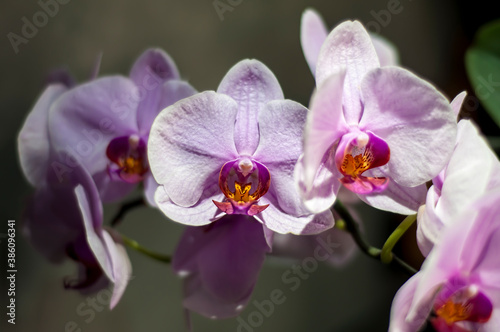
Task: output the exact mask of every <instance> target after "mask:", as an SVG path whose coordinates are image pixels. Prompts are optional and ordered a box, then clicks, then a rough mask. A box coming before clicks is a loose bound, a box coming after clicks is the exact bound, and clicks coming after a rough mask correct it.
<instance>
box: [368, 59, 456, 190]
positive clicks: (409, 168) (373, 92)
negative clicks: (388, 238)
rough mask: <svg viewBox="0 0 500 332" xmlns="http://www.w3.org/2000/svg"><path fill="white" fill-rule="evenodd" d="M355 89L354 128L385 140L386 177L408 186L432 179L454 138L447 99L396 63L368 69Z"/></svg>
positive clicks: (453, 116) (451, 116)
mask: <svg viewBox="0 0 500 332" xmlns="http://www.w3.org/2000/svg"><path fill="white" fill-rule="evenodd" d="M361 91H362V95H363V100H364V112H363V117H362V119H361V121H360V124H359V128H360V129H361V130H363V131H365V130H371V131H372V132H373V133H375V134H376V135H377V136H379V137H381V138H383V139H384V140H385V141H386V142H387V143H388V144H389V148H390V149H391V159H390V160H389V163H388V175H389V177H390V178H391V179H393V180H394V181H395V182H397V183H398V184H400V185H403V186H408V187H414V186H417V185H420V184H422V183H424V182H426V181H429V180H431V179H432V178H433V177H435V176H436V175H437V174H438V173H439V172H440V171H441V170H442V169H443V167H444V166H445V165H446V162H447V161H448V160H449V158H450V156H451V153H452V151H453V146H454V142H455V136H456V119H455V115H454V114H453V112H452V110H451V107H450V104H449V102H448V101H447V99H446V98H445V97H444V96H443V95H442V94H441V93H439V92H438V91H437V90H436V89H435V88H434V87H433V86H432V85H430V84H429V83H427V82H426V81H424V80H422V79H420V78H418V77H417V76H415V75H414V74H412V73H410V72H409V71H407V70H405V69H401V68H397V67H384V68H379V69H376V70H372V71H371V72H369V73H368V74H367V75H366V76H365V78H364V80H363V82H362V84H361Z"/></svg>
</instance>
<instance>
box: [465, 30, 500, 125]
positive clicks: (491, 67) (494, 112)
mask: <svg viewBox="0 0 500 332" xmlns="http://www.w3.org/2000/svg"><path fill="white" fill-rule="evenodd" d="M465 65H466V68H467V74H468V76H469V80H470V81H471V84H472V87H473V89H474V92H475V94H476V96H477V97H478V98H479V100H480V101H481V103H482V104H483V106H484V108H485V109H486V110H487V111H488V113H489V114H490V116H491V117H492V118H493V120H495V122H496V123H497V125H498V126H499V127H500V20H499V21H495V22H492V23H489V24H487V25H485V26H483V27H482V28H481V29H480V31H479V32H478V33H477V35H476V39H475V44H474V45H473V46H472V47H470V48H469V49H468V50H467V53H466V54H465Z"/></svg>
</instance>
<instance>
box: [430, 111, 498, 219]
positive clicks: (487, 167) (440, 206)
mask: <svg viewBox="0 0 500 332" xmlns="http://www.w3.org/2000/svg"><path fill="white" fill-rule="evenodd" d="M478 170H480V171H478ZM495 172H496V174H499V172H500V162H499V161H498V159H497V157H496V156H495V154H494V152H493V151H492V150H491V148H490V147H489V146H488V143H487V142H486V140H485V139H484V138H483V137H482V136H481V134H480V133H479V130H478V129H477V127H476V126H475V125H474V124H473V123H472V122H471V121H470V120H461V121H460V122H459V123H458V134H457V144H456V147H455V150H454V151H453V155H452V156H451V159H450V161H449V162H448V166H447V168H446V172H445V180H444V182H443V187H442V190H441V198H440V199H439V201H438V203H437V205H436V214H437V215H438V216H440V219H441V220H442V222H443V223H445V224H450V223H451V222H453V221H454V219H456V217H458V216H460V214H461V211H463V210H464V209H465V208H466V207H467V206H469V205H470V203H471V202H474V201H475V200H476V199H478V198H479V197H481V196H482V195H483V194H484V193H485V192H486V191H487V188H488V186H489V184H490V182H491V181H492V179H493V178H494V174H495Z"/></svg>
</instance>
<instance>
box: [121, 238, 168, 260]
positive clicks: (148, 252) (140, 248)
mask: <svg viewBox="0 0 500 332" xmlns="http://www.w3.org/2000/svg"><path fill="white" fill-rule="evenodd" d="M121 238H122V239H123V243H125V244H126V245H127V246H129V247H130V248H132V249H134V250H136V251H138V252H140V253H141V254H144V255H146V256H149V257H151V258H152V259H155V260H157V261H159V262H162V263H167V264H170V263H171V261H172V258H171V257H170V256H168V255H163V254H159V253H156V252H154V251H151V250H149V249H146V248H144V247H143V246H141V245H140V244H139V243H138V242H137V241H135V240H132V239H130V238H128V237H126V236H125V235H121Z"/></svg>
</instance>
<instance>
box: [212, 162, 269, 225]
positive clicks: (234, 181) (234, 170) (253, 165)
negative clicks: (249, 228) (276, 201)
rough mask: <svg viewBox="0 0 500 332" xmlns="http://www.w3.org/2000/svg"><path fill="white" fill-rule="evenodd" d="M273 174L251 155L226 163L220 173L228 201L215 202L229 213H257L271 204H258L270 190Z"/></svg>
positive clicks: (250, 214)
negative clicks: (250, 156)
mask: <svg viewBox="0 0 500 332" xmlns="http://www.w3.org/2000/svg"><path fill="white" fill-rule="evenodd" d="M270 183H271V174H270V173H269V170H268V169H267V167H265V166H264V165H262V164H261V163H259V162H257V161H254V160H252V159H251V158H249V157H240V158H239V159H236V160H232V161H229V162H227V163H225V164H224V165H223V166H222V168H221V170H220V173H219V187H220V189H221V191H222V193H223V194H224V196H226V201H224V202H217V201H213V202H214V204H215V205H216V206H217V207H218V208H219V209H220V210H222V211H223V212H225V213H227V214H246V215H249V216H253V215H256V214H257V213H260V212H262V211H264V210H265V209H266V208H267V207H268V206H269V205H268V204H267V205H258V204H257V203H258V201H259V199H260V198H261V197H262V196H264V195H265V194H266V193H267V191H268V190H269V186H270Z"/></svg>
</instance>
